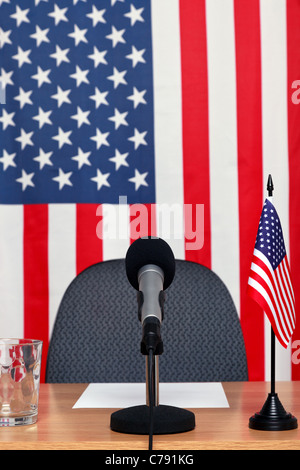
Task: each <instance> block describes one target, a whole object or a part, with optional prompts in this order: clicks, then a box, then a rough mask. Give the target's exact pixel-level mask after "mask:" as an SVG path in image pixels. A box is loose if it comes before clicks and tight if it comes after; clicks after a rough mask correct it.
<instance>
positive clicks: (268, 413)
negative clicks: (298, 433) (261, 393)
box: [249, 393, 298, 431]
mask: <svg viewBox="0 0 300 470" xmlns="http://www.w3.org/2000/svg"><path fill="white" fill-rule="evenodd" d="M297 427H298V423H297V418H295V416H293V415H292V414H291V413H287V412H286V411H285V409H284V407H283V406H282V404H281V401H280V400H279V398H278V396H277V393H269V395H268V398H267V399H266V401H265V403H264V406H263V407H262V409H261V410H260V412H259V413H255V415H253V416H251V418H250V419H249V428H251V429H258V430H261V431H287V430H290V429H296V428H297Z"/></svg>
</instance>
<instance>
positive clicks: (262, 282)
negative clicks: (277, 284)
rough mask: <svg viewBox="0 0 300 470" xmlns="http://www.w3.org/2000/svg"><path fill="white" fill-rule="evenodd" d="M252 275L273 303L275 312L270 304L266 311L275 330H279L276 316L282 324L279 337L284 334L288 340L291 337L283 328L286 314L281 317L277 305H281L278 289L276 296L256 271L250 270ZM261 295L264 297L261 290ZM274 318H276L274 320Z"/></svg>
mask: <svg viewBox="0 0 300 470" xmlns="http://www.w3.org/2000/svg"><path fill="white" fill-rule="evenodd" d="M266 274H267V273H266ZM250 277H251V278H252V279H254V280H255V281H257V282H258V283H259V284H260V286H261V287H262V288H263V290H264V291H265V292H266V294H267V296H268V297H269V299H270V302H271V304H272V305H273V309H274V311H275V312H274V313H273V312H272V310H271V308H270V307H269V305H268V311H266V313H267V315H268V318H269V320H270V322H271V324H272V327H273V329H274V330H275V329H276V330H277V328H276V324H275V317H276V319H277V322H278V324H279V326H280V330H281V333H279V332H278V334H279V336H278V339H279V340H281V338H280V336H282V337H283V338H284V340H285V341H287V342H288V341H289V337H288V336H287V335H286V333H285V331H284V328H283V323H284V324H285V321H284V315H282V319H281V318H280V315H279V311H278V307H277V305H279V303H278V299H277V298H276V291H275V292H274V293H275V297H274V295H273V293H272V291H271V289H270V287H269V286H268V284H267V283H266V281H265V280H264V279H263V278H262V277H261V276H260V275H259V274H257V273H256V272H254V271H251V272H250ZM252 287H253V286H252ZM259 295H261V296H262V297H263V295H262V294H261V293H260V292H259ZM265 302H266V301H265ZM276 302H277V304H276ZM260 305H261V307H262V308H264V305H265V304H263V305H262V304H260ZM273 318H274V320H273Z"/></svg>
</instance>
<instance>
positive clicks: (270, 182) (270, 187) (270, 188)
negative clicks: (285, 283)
mask: <svg viewBox="0 0 300 470" xmlns="http://www.w3.org/2000/svg"><path fill="white" fill-rule="evenodd" d="M273 190H274V185H273V180H272V176H271V175H269V176H268V183H267V191H268V197H273ZM271 393H272V394H275V333H274V330H273V328H272V325H271Z"/></svg>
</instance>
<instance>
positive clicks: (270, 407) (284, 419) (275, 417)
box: [249, 175, 298, 431]
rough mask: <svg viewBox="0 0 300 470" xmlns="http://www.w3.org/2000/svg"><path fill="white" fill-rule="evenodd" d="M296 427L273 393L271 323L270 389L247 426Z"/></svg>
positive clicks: (266, 428)
mask: <svg viewBox="0 0 300 470" xmlns="http://www.w3.org/2000/svg"><path fill="white" fill-rule="evenodd" d="M267 190H268V197H270V198H271V197H272V196H273V190H274V185H273V180H272V176H271V175H269V177H268V183H267ZM297 427H298V422H297V418H296V417H295V416H293V415H292V414H291V413H287V412H286V411H285V409H284V407H283V405H282V403H281V401H280V400H279V398H278V395H277V393H275V333H274V330H273V328H272V325H271V390H270V393H269V394H268V397H267V399H266V401H265V403H264V405H263V407H262V409H261V410H260V411H259V412H258V413H255V414H254V415H253V416H251V418H250V419H249V428H251V429H258V430H260V431H286V430H290V429H296V428H297Z"/></svg>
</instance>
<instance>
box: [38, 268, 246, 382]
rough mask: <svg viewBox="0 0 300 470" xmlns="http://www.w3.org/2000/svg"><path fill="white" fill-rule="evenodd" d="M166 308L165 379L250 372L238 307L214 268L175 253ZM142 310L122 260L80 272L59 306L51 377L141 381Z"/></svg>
mask: <svg viewBox="0 0 300 470" xmlns="http://www.w3.org/2000/svg"><path fill="white" fill-rule="evenodd" d="M164 307H165V308H164V320H163V322H162V326H161V335H162V340H163V344H164V352H163V354H162V355H161V356H160V357H159V381H160V382H207V381H210V382H219V381H241V380H247V379H248V374H247V361H246V353H245V346H244V340H243V335H242V331H241V326H240V322H239V318H238V315H237V311H236V308H235V306H234V304H233V301H232V298H231V296H230V294H229V292H228V290H227V288H226V287H225V285H224V283H223V282H222V281H221V280H220V278H219V277H218V276H217V275H216V274H215V273H213V272H212V271H211V270H209V269H207V268H206V267H204V266H202V265H200V264H196V263H192V262H189V261H181V260H176V273H175V278H174V281H173V283H172V284H171V286H170V287H169V288H168V289H167V290H166V301H165V306H164ZM137 312H138V307H137V300H136V291H135V290H134V289H133V288H132V287H131V285H130V284H129V282H128V280H127V277H126V272H125V261H124V260H112V261H106V262H103V263H98V264H95V265H93V266H90V267H89V268H87V269H86V270H85V271H83V272H82V273H81V274H79V275H78V276H77V277H76V278H75V279H74V280H73V282H72V283H71V284H70V286H69V287H68V289H67V290H66V292H65V295H64V297H63V299H62V302H61V305H60V307H59V311H58V313H57V317H56V321H55V325H54V329H53V334H52V338H51V341H50V346H49V351H48V357H47V371H46V382H48V383H50V382H52V383H54V382H63V383H72V382H85V383H92V382H144V381H145V357H144V356H143V355H142V354H141V352H140V341H141V334H142V327H141V324H140V322H139V320H138V314H137Z"/></svg>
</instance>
